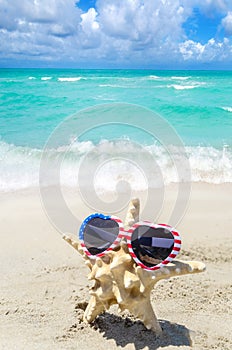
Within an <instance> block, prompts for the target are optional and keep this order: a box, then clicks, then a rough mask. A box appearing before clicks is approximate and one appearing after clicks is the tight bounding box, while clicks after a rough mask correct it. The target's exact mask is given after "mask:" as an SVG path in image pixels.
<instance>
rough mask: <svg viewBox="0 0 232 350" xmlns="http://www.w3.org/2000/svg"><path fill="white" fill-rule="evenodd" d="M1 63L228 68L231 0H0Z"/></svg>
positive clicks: (231, 51)
mask: <svg viewBox="0 0 232 350" xmlns="http://www.w3.org/2000/svg"><path fill="white" fill-rule="evenodd" d="M0 42H1V44H0V45H1V50H0V67H67V68H69V67H70V68H154V69H157V68H158V69H165V68H167V69H189V68H193V69H232V1H231V0H204V1H201V0H87V1H86V0H79V1H73V0H50V1H46V0H14V1H11V2H9V1H8V0H0Z"/></svg>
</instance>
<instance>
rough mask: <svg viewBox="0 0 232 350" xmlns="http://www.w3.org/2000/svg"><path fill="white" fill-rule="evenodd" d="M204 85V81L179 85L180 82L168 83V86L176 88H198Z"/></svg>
mask: <svg viewBox="0 0 232 350" xmlns="http://www.w3.org/2000/svg"><path fill="white" fill-rule="evenodd" d="M202 85H204V83H199V84H196V83H193V84H192V85H178V84H171V85H168V88H174V89H175V90H191V89H196V88H199V87H201V86H202Z"/></svg>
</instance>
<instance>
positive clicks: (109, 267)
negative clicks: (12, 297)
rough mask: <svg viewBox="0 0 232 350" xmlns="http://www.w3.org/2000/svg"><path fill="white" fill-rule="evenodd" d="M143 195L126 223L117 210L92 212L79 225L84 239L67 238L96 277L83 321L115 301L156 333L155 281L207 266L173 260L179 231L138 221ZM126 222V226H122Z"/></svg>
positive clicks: (80, 233)
mask: <svg viewBox="0 0 232 350" xmlns="http://www.w3.org/2000/svg"><path fill="white" fill-rule="evenodd" d="M138 216H139V200H138V199H135V200H132V201H131V203H130V206H129V210H128V213H127V217H126V220H125V226H123V223H122V221H121V220H120V219H119V218H117V217H115V216H106V215H103V214H99V213H96V214H91V215H89V216H88V217H87V218H86V219H85V220H84V221H83V223H82V225H81V227H80V230H79V239H80V242H77V241H76V240H75V239H73V238H71V237H70V236H66V235H65V236H64V237H63V238H64V239H65V240H66V241H67V242H68V243H69V244H71V245H72V246H73V247H74V248H75V249H76V250H77V251H79V252H80V253H81V254H82V256H83V257H84V259H85V260H86V265H87V266H88V267H89V268H90V270H91V272H90V274H89V276H88V278H89V279H90V280H93V281H94V285H93V287H92V288H91V289H90V290H91V298H90V301H89V303H88V306H87V308H86V309H85V312H84V317H83V319H84V321H85V322H87V323H91V322H92V321H93V320H94V319H95V318H96V317H97V316H98V315H99V314H101V313H102V312H104V311H105V310H107V309H109V307H110V306H111V305H113V304H118V305H119V310H121V311H122V310H125V309H127V310H129V311H130V312H131V313H132V314H133V315H135V316H137V317H138V318H139V319H140V320H141V321H142V322H143V323H144V325H145V326H146V327H147V328H148V329H151V330H153V331H154V332H155V333H156V334H157V335H158V334H161V332H162V329H161V327H160V325H159V322H158V320H157V318H156V315H155V313H154V311H153V308H152V305H151V300H150V294H151V290H152V289H153V287H154V285H155V284H156V283H157V282H158V281H160V280H162V279H167V278H169V277H174V276H180V275H185V274H193V273H199V272H203V271H204V270H205V265H204V264H203V263H201V262H198V261H186V262H183V261H178V260H173V259H174V258H175V257H176V256H177V254H178V253H179V251H180V247H181V239H180V235H179V233H178V232H177V231H176V230H175V229H174V228H173V227H170V226H168V225H165V224H159V225H158V224H152V223H149V222H146V221H145V222H144V221H143V222H137V219H138ZM124 227H126V229H125V228H124Z"/></svg>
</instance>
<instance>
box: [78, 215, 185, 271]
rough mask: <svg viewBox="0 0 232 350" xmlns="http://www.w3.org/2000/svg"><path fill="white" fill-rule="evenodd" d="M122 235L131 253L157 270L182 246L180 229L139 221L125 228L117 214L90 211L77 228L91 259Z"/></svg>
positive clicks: (146, 265)
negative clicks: (178, 230) (91, 212)
mask: <svg viewBox="0 0 232 350" xmlns="http://www.w3.org/2000/svg"><path fill="white" fill-rule="evenodd" d="M123 238H124V239H126V241H127V246H128V250H129V253H130V255H131V257H132V258H133V259H134V261H135V262H136V264H137V265H139V266H141V267H142V268H143V269H145V270H158V269H159V268H161V267H163V266H165V265H167V264H168V263H169V262H171V261H172V260H173V259H174V258H175V257H176V256H177V254H178V253H179V251H180V247H181V238H180V235H179V233H178V232H177V231H176V230H175V229H174V228H172V227H171V226H169V225H165V224H153V223H151V222H148V221H141V222H138V223H136V224H134V225H133V226H132V227H131V228H130V229H129V230H125V229H124V227H123V222H122V221H121V220H120V219H119V218H118V217H116V216H110V215H108V216H106V215H103V214H99V213H96V214H92V215H89V216H88V217H87V218H86V219H85V220H84V221H83V223H82V225H81V227H80V231H79V239H80V241H81V246H82V248H83V250H84V252H85V254H86V255H87V256H88V257H89V258H92V259H96V258H97V257H102V256H104V255H105V253H106V252H108V251H111V250H113V249H114V248H115V247H116V246H118V245H119V243H120V241H121V239H123Z"/></svg>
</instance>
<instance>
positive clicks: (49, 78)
mask: <svg viewBox="0 0 232 350" xmlns="http://www.w3.org/2000/svg"><path fill="white" fill-rule="evenodd" d="M51 79H52V77H42V78H41V80H51Z"/></svg>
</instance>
